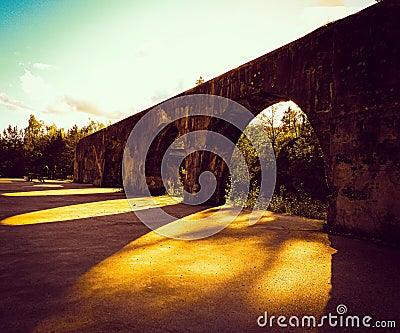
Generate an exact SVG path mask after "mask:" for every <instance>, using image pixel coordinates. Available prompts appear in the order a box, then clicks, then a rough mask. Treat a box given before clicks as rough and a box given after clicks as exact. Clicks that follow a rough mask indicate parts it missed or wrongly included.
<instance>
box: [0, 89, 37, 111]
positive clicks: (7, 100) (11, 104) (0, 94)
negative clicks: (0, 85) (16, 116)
mask: <svg viewBox="0 0 400 333" xmlns="http://www.w3.org/2000/svg"><path fill="white" fill-rule="evenodd" d="M0 106H5V107H6V108H7V109H8V110H32V108H31V107H30V106H28V105H26V104H24V103H23V102H21V101H18V100H16V99H15V98H12V97H10V96H8V95H7V94H6V93H5V92H4V91H1V90H0Z"/></svg>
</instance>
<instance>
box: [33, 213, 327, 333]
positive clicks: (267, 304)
mask: <svg viewBox="0 0 400 333" xmlns="http://www.w3.org/2000/svg"><path fill="white" fill-rule="evenodd" d="M214 213H215V208H212V209H209V210H205V211H202V212H199V213H196V214H193V215H190V218H191V219H192V220H195V219H196V218H197V219H199V220H201V219H203V218H204V217H205V216H209V215H210V214H214ZM222 214H225V215H227V216H228V215H229V214H230V211H229V209H224V210H223V211H222ZM248 221H249V214H248V213H242V214H241V215H239V217H237V218H236V220H235V221H234V222H233V223H232V224H231V225H230V226H228V227H227V228H226V229H224V230H223V231H222V232H220V233H218V234H216V235H214V236H212V237H209V238H206V239H202V240H196V241H182V240H176V239H170V238H166V237H163V236H160V235H159V234H157V233H156V232H150V233H148V234H146V235H144V236H142V237H140V238H138V239H136V240H134V241H132V242H131V243H130V244H128V245H126V246H125V247H124V248H122V249H121V250H120V251H118V252H117V253H115V254H114V255H112V256H110V257H108V258H107V259H105V260H103V261H102V262H100V263H99V264H98V265H96V266H95V267H93V268H92V269H91V270H90V271H89V272H87V273H86V274H85V275H83V276H82V277H81V278H80V279H79V281H78V282H77V283H76V285H75V286H74V287H73V288H72V289H71V290H70V292H69V294H68V297H67V299H68V301H67V303H66V304H65V306H64V307H63V310H62V311H59V312H57V313H55V314H54V315H52V316H50V317H49V318H47V319H45V320H44V321H43V322H41V323H40V324H39V325H38V326H37V327H36V330H35V331H36V332H43V331H76V332H78V331H95V330H96V329H99V328H101V329H103V330H109V331H115V330H118V329H119V328H121V327H125V329H127V328H129V331H135V332H165V331H180V329H182V327H186V328H188V329H187V330H188V331H192V330H193V331H203V332H231V331H232V329H234V331H241V330H242V331H246V332H248V331H252V330H254V331H256V330H257V324H256V319H257V317H258V316H259V315H261V314H263V313H264V311H266V310H270V311H274V312H275V313H276V314H277V315H280V314H287V313H288V312H289V311H293V309H296V310H295V311H296V313H297V314H298V313H306V314H307V313H308V314H310V313H311V314H314V315H322V313H323V311H324V308H325V306H326V304H327V302H328V300H329V292H330V289H331V285H330V278H331V265H330V263H331V255H332V254H333V253H334V250H333V249H332V248H331V247H330V242H329V240H328V237H327V235H326V234H323V233H321V232H320V230H321V228H322V223H321V222H317V221H311V220H306V219H301V220H299V221H298V222H299V223H300V222H301V223H300V226H299V227H298V230H295V228H294V229H293V230H292V229H291V228H290V226H289V223H288V222H287V220H286V224H285V223H284V220H283V218H282V217H281V216H278V215H275V214H272V213H266V214H265V216H264V217H263V218H262V219H261V221H260V222H259V223H258V224H256V225H254V226H249V223H248ZM307 222H309V224H307ZM174 223H178V221H177V222H174ZM294 224H295V223H294ZM306 225H308V227H309V230H312V231H313V232H308V233H305V232H304V231H300V230H302V229H303V228H304V227H305V226H306ZM191 226H192V227H193V228H196V226H195V224H194V223H192V224H191ZM168 227H172V226H168V225H167V226H164V227H163V228H168ZM294 227H295V225H294ZM296 313H295V314H296Z"/></svg>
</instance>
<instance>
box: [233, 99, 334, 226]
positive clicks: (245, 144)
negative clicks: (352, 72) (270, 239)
mask: <svg viewBox="0 0 400 333" xmlns="http://www.w3.org/2000/svg"><path fill="white" fill-rule="evenodd" d="M255 127H259V128H260V127H261V128H262V129H263V130H264V131H265V133H266V134H267V136H268V138H269V140H270V142H271V144H272V148H273V150H274V154H275V158H276V163H277V179H276V187H275V194H274V197H273V199H272V201H271V203H270V206H269V209H270V210H272V211H276V212H280V213H289V214H293V215H301V216H307V217H314V218H326V210H327V196H328V187H327V184H326V180H325V167H324V159H323V153H322V150H321V147H320V145H319V141H318V138H317V136H316V134H315V133H314V130H313V128H312V126H311V124H310V122H309V121H308V119H307V117H306V115H305V114H304V113H303V112H302V111H301V109H300V108H298V107H294V106H288V107H287V108H286V109H284V110H283V105H279V104H276V105H273V106H272V107H270V108H268V109H267V110H265V111H264V112H262V113H261V114H260V115H259V116H258V117H257V121H256V122H254V123H252V124H251V125H250V126H248V128H247V129H246V131H252V128H255ZM258 140H262V139H257V140H256V142H253V146H254V145H255V146H257V145H259V144H261V143H260V142H258ZM253 146H252V144H251V143H250V142H249V140H247V139H246V137H245V136H244V135H242V136H241V137H240V139H239V141H238V143H237V147H238V148H239V150H240V151H241V152H242V154H243V155H244V157H245V160H246V165H239V162H237V163H236V162H234V163H233V164H234V166H233V167H234V168H237V170H236V171H237V173H240V170H243V169H244V168H245V167H246V168H247V169H248V170H249V177H250V192H249V195H248V196H247V198H244V197H241V198H234V200H235V202H234V203H237V204H239V205H244V206H245V207H253V206H254V204H255V199H256V198H257V196H258V193H259V189H260V179H261V174H260V170H261V167H260V164H259V160H258V158H257V157H256V151H255V149H254V147H253ZM233 161H235V159H233ZM235 181H236V182H237V183H236V184H235V185H236V188H241V186H242V185H243V184H244V181H243V180H242V179H236V180H235ZM242 182H243V184H242ZM256 208H257V207H256Z"/></svg>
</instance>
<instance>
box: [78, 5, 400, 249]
mask: <svg viewBox="0 0 400 333" xmlns="http://www.w3.org/2000/svg"><path fill="white" fill-rule="evenodd" d="M399 35H400V5H399V4H398V3H397V2H396V1H394V0H385V1H383V2H381V3H379V4H376V5H374V6H371V7H369V8H367V9H365V10H363V11H361V12H359V13H357V14H354V15H352V16H349V17H347V18H345V19H342V20H339V21H336V22H334V23H331V24H328V25H327V26H324V27H321V28H319V29H318V30H316V31H314V32H312V33H310V34H308V35H306V36H305V37H303V38H300V39H299V40H297V41H294V42H292V43H290V44H288V45H285V46H283V47H281V48H279V49H277V50H275V51H273V52H270V53H268V54H266V55H264V56H262V57H259V58H257V59H255V60H253V61H250V62H248V63H246V64H244V65H242V66H240V67H238V68H236V69H233V70H231V71H229V72H227V73H225V74H223V75H221V76H219V77H216V78H214V79H212V80H210V81H207V82H205V83H204V84H202V85H200V86H197V87H195V88H193V89H191V90H188V91H186V92H183V93H182V94H181V95H187V94H195V93H203V94H204V93H205V94H214V95H219V96H224V97H227V98H230V99H232V100H234V101H236V102H238V103H240V104H242V105H244V106H245V107H247V108H248V109H249V110H250V111H251V112H253V113H254V114H255V115H256V114H258V113H259V112H261V111H262V110H264V109H265V108H266V107H268V106H270V105H272V104H274V103H276V102H279V101H284V100H293V101H294V102H296V103H297V104H298V105H299V106H300V107H301V109H302V110H303V111H304V112H305V113H306V114H307V116H308V118H309V120H310V121H311V123H312V125H313V127H314V130H315V132H316V133H317V135H318V137H319V140H320V143H321V146H322V148H323V151H324V154H325V164H326V174H327V180H328V184H329V186H330V188H331V192H332V195H331V203H330V207H329V212H328V224H329V225H330V226H331V227H332V228H333V229H336V230H341V231H348V232H352V233H355V234H360V235H367V236H369V237H376V238H384V239H392V240H397V241H398V240H400V221H399V220H400V204H399V199H398V198H399V197H400V141H399V133H400V116H399V79H400V64H399V59H400V51H399V49H400V46H399V43H398V41H399V40H400V39H399V37H400V36H399ZM260 42H262V41H260ZM148 110H149V109H148ZM148 110H145V111H143V112H142V113H139V114H137V115H134V116H131V117H129V118H127V119H125V120H122V121H120V122H119V123H116V124H114V125H112V126H110V127H108V128H106V129H104V130H102V131H99V132H97V133H95V134H93V135H91V136H89V137H87V138H85V139H83V140H81V141H80V142H79V145H78V147H77V151H76V159H75V174H74V177H75V181H78V182H84V183H93V184H95V185H97V186H115V185H120V184H121V159H122V153H123V149H124V144H125V142H126V140H127V137H128V135H129V132H130V130H131V129H132V128H133V126H134V124H135V123H136V122H137V121H138V119H139V118H140V117H141V116H142V115H143V114H144V113H146V112H147V111H148ZM217 126H218V124H216V123H212V122H208V123H205V122H204V123H202V124H201V125H200V127H205V128H207V130H217ZM178 130H179V132H180V134H183V132H185V131H187V130H188V128H184V126H180V128H179V129H178ZM224 134H225V135H227V136H229V132H228V133H224ZM235 135H236V134H232V135H231V136H232V139H235V138H236V136H235ZM154 153H155V154H160V155H162V153H163V152H162V151H160V152H158V153H156V152H154ZM207 158H212V157H202V158H200V159H196V158H194V159H192V160H191V162H190V163H191V164H192V165H188V170H189V172H191V174H190V175H188V179H187V180H188V181H189V179H191V180H192V181H191V182H190V184H189V185H187V189H188V190H190V189H193V188H195V187H196V184H195V183H194V181H193V180H195V179H196V178H197V175H196V173H198V172H199V170H201V167H199V163H200V164H202V165H204V164H208V165H215V161H207ZM204 159H205V160H204ZM157 160H158V159H157V158H155V159H154V161H157ZM213 163H214V164H213ZM155 169H157V167H156V166H155ZM217 169H218V170H217ZM211 171H213V170H211ZM214 171H215V172H214V173H215V174H216V175H217V177H219V178H220V179H222V178H223V177H224V176H225V175H224V172H225V171H224V170H223V168H221V167H219V168H215V170H214ZM223 194H224V189H223V182H221V184H220V186H219V188H217V192H216V194H215V195H214V203H220V202H221V200H220V199H221V196H223Z"/></svg>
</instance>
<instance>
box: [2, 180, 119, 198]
mask: <svg viewBox="0 0 400 333" xmlns="http://www.w3.org/2000/svg"><path fill="white" fill-rule="evenodd" d="M38 187H59V188H62V187H63V186H62V185H57V184H43V183H39V184H34V185H33V188H38ZM119 191H120V189H116V188H104V187H90V188H67V189H64V188H63V189H60V190H39V191H34V190H31V191H22V192H8V193H2V194H1V195H3V196H6V197H36V196H50V195H81V194H101V193H116V192H119Z"/></svg>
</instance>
